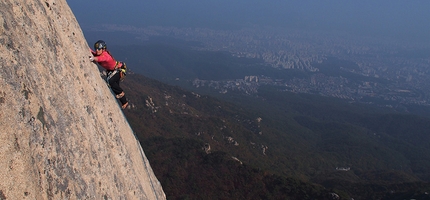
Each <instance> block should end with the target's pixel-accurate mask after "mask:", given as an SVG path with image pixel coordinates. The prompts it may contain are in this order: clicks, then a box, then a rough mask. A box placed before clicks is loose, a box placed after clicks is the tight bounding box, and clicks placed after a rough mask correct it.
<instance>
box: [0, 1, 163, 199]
mask: <svg viewBox="0 0 430 200" xmlns="http://www.w3.org/2000/svg"><path fill="white" fill-rule="evenodd" d="M0 43H1V46H0V65H1V66H0V84H1V87H0V141H1V143H0V169H1V170H0V199H165V194H164V192H163V190H162V187H161V185H160V183H159V182H158V180H157V178H156V177H155V176H154V173H153V171H152V169H151V167H150V165H149V163H148V160H147V159H146V157H145V155H144V153H143V151H142V149H141V147H140V145H139V144H138V142H137V140H136V139H135V137H134V134H133V131H132V130H131V128H130V126H129V124H128V122H127V121H126V119H125V117H124V116H123V114H122V111H121V109H120V108H119V106H118V104H117V102H116V99H115V98H114V97H113V95H112V94H111V93H110V90H109V88H108V87H107V85H106V83H105V82H104V81H103V79H102V78H101V77H100V74H99V71H98V69H97V67H96V65H94V64H92V63H90V62H89V60H88V56H89V49H88V48H89V47H88V44H87V42H86V41H85V39H84V36H83V33H82V31H81V29H80V27H79V24H78V23H77V21H76V19H75V17H74V15H73V13H72V12H71V10H70V8H69V6H68V5H67V3H66V1H65V0H2V1H0Z"/></svg>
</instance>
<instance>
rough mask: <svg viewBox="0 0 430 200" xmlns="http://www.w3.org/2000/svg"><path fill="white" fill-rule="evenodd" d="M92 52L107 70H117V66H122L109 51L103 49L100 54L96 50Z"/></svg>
mask: <svg viewBox="0 0 430 200" xmlns="http://www.w3.org/2000/svg"><path fill="white" fill-rule="evenodd" d="M91 53H92V54H93V55H94V56H95V57H97V63H98V64H99V65H100V66H102V67H103V68H105V69H106V70H109V71H113V70H115V67H117V68H118V67H121V66H119V65H120V64H118V66H116V65H117V62H116V60H115V59H114V58H113V57H112V55H110V53H109V52H108V51H103V53H102V54H100V55H99V56H97V55H96V52H95V51H93V50H91Z"/></svg>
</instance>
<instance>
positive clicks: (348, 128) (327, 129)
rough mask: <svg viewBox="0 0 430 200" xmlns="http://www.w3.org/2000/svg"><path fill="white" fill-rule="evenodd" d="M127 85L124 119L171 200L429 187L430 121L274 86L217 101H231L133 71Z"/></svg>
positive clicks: (396, 195)
mask: <svg viewBox="0 0 430 200" xmlns="http://www.w3.org/2000/svg"><path fill="white" fill-rule="evenodd" d="M124 87H125V89H126V92H127V95H128V97H129V98H130V102H132V104H134V105H135V107H134V108H133V106H131V107H132V108H133V109H131V110H125V111H124V113H125V115H126V116H127V119H128V121H129V122H130V124H131V126H132V128H133V130H134V131H135V132H136V133H137V136H138V138H139V140H140V142H141V144H142V147H143V148H144V150H145V152H146V154H147V156H148V159H149V160H150V162H151V166H152V168H153V170H154V172H155V174H156V175H157V177H158V179H159V180H160V181H161V184H162V185H163V188H164V190H165V193H166V195H167V196H168V199H207V198H210V199H330V198H331V197H330V193H333V192H334V193H336V194H338V195H340V197H341V199H349V198H354V199H404V198H416V197H422V196H423V195H424V196H425V192H429V191H430V184H429V181H430V171H429V169H430V162H429V160H430V159H429V158H430V157H429V155H430V145H429V143H428V142H427V141H429V139H430V135H429V134H428V130H429V128H430V127H429V126H430V119H429V118H426V117H422V116H417V115H411V114H402V113H398V112H394V111H392V110H388V109H382V108H375V107H372V106H369V105H360V104H349V103H347V102H344V101H342V100H339V99H334V98H325V97H320V96H314V95H304V94H292V93H279V92H277V90H276V89H274V88H272V87H266V88H263V89H261V90H260V92H259V95H258V96H257V97H253V96H242V95H231V96H228V97H226V96H222V95H219V96H218V98H223V99H224V101H222V100H220V99H217V98H214V97H210V96H206V95H198V94H195V93H193V92H190V91H186V90H183V89H180V88H178V87H173V86H169V85H166V84H163V83H160V82H158V81H155V80H152V79H148V78H146V77H143V76H140V75H135V74H130V75H128V76H127V79H126V80H125V83H124ZM259 118H261V119H262V120H261V121H259V120H258V119H259ZM205 146H206V147H208V146H210V153H206V152H205V149H204V147H205ZM233 157H234V158H233ZM336 168H338V169H343V168H345V169H346V168H349V170H336ZM202 195H203V196H202ZM426 197H427V198H428V195H427V196H426Z"/></svg>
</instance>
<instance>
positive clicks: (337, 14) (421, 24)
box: [67, 0, 430, 42]
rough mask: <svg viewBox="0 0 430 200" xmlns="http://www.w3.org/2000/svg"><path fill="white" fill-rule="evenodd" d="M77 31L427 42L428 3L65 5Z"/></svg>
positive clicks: (222, 0)
mask: <svg viewBox="0 0 430 200" xmlns="http://www.w3.org/2000/svg"><path fill="white" fill-rule="evenodd" d="M67 2H68V4H69V6H70V7H71V9H72V11H73V13H74V14H75V16H76V18H77V19H78V22H79V24H80V25H81V27H82V29H83V30H84V33H85V30H86V29H87V28H88V27H95V26H97V25H98V24H120V25H133V26H137V27H146V26H175V27H179V28H181V27H192V28H194V27H205V28H212V29H238V28H241V27H243V26H246V25H270V26H278V27H285V28H299V29H306V30H310V31H318V30H330V31H347V32H351V33H354V34H362V35H370V36H372V35H375V36H386V37H395V38H397V39H400V40H414V41H426V42H428V41H430V12H429V11H430V1H429V0H300V1H299V0H121V1H114V0H105V1H101V0H94V1H88V0H67Z"/></svg>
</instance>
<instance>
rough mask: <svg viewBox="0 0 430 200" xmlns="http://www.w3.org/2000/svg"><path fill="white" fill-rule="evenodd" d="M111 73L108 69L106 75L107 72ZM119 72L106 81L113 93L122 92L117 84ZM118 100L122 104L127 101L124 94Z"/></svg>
mask: <svg viewBox="0 0 430 200" xmlns="http://www.w3.org/2000/svg"><path fill="white" fill-rule="evenodd" d="M110 73H112V71H108V76H109V74H110ZM120 78H121V77H120V73H119V72H117V73H116V74H115V75H113V76H112V77H111V78H110V79H109V80H108V81H109V86H110V88H111V89H112V91H113V93H115V95H117V94H121V93H122V92H123V90H122V88H121V87H120V86H119V82H120ZM119 101H120V102H121V104H122V105H124V104H125V103H127V98H126V97H125V94H124V96H123V97H121V98H120V99H119Z"/></svg>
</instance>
